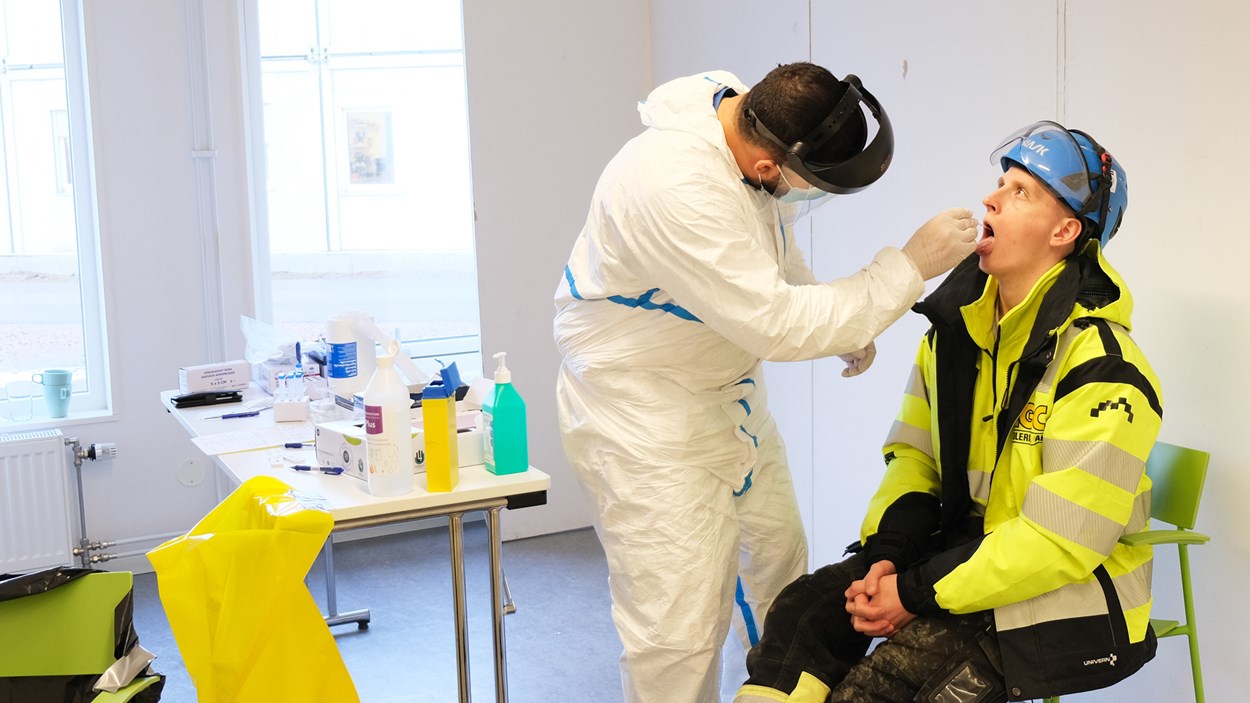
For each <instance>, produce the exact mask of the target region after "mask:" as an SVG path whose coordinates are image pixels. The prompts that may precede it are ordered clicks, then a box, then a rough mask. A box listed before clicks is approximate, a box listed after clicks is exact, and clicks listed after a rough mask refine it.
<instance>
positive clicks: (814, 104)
mask: <svg viewBox="0 0 1250 703" xmlns="http://www.w3.org/2000/svg"><path fill="white" fill-rule="evenodd" d="M846 89H847V84H846V83H845V82H843V81H840V80H838V79H837V78H836V77H835V76H834V75H833V74H832V73H830V72H829V71H828V69H825V68H822V67H821V66H817V65H816V64H813V63H807V62H798V63H788V64H781V65H779V66H777V68H774V69H773V70H771V71H769V72H768V75H766V76H764V78H763V80H761V81H760V82H759V83H757V84H755V86H754V87H753V88H751V89H750V90H749V91H747V93H746V95H745V96H743V99H742V104H741V105H740V106H739V112H738V131H739V132H741V133H742V134H743V136H744V137H745V138H746V139H747V141H749V142H750V143H751V144H754V145H755V146H759V147H763V148H764V149H767V150H768V153H769V154H770V155H771V156H772V157H773V158H774V160H776V161H778V162H779V163H781V162H784V161H785V152H784V151H783V150H782V149H780V148H779V147H778V146H777V145H776V144H774V143H773V142H771V141H769V140H768V139H766V138H765V137H764V136H763V135H761V134H760V133H759V132H758V131H756V129H755V128H754V127H753V126H752V125H751V123H750V120H748V119H747V116H746V113H747V110H751V111H752V112H754V113H755V116H756V118H757V119H758V120H759V121H760V123H762V124H763V125H764V126H765V127H767V128H768V130H769V131H771V132H772V133H773V134H774V135H776V137H777V138H778V139H780V140H781V141H782V142H785V143H786V144H794V143H795V142H798V141H801V140H802V139H803V138H804V137H806V136H807V135H808V134H810V133H811V131H812V130H813V129H815V128H816V126H817V125H819V124H820V123H821V122H823V121H824V120H825V118H826V117H828V116H829V113H831V112H833V109H834V106H836V105H837V104H838V101H839V100H840V99H842V96H843V95H844V94H846ZM867 141H868V126H867V124H866V121H865V120H864V114H863V112H862V111H860V110H857V111H856V112H855V113H854V115H853V116H852V117H851V118H850V119H848V120H847V121H846V123H845V124H843V125H842V128H841V129H839V130H838V131H837V133H835V134H834V135H833V137H831V138H830V139H829V141H827V142H825V143H824V144H823V145H822V146H821V148H820V149H819V150H817V151H816V152H814V153H812V154H809V155H808V156H807V158H808V159H809V160H811V161H813V162H817V163H822V164H837V163H841V162H843V161H846V160H847V159H849V158H851V157H853V156H855V155H856V154H858V153H859V152H861V151H863V149H864V144H865V143H867Z"/></svg>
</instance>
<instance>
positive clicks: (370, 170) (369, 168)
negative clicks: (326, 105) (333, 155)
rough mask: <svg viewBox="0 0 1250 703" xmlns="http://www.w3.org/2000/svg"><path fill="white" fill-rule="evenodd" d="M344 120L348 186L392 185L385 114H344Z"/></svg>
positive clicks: (388, 114) (387, 114) (388, 123)
mask: <svg viewBox="0 0 1250 703" xmlns="http://www.w3.org/2000/svg"><path fill="white" fill-rule="evenodd" d="M345 114H346V118H347V164H348V183H350V184H351V185H372V184H390V183H394V182H395V170H394V168H395V166H394V151H393V148H392V143H391V112H390V111H389V110H370V111H363V110H362V111H345Z"/></svg>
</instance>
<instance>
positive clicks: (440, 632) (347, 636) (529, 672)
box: [134, 521, 621, 703]
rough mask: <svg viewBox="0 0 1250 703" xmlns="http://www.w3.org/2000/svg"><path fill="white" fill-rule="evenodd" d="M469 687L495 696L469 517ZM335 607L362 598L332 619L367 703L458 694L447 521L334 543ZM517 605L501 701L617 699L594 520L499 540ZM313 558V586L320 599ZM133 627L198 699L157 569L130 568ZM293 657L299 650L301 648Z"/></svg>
mask: <svg viewBox="0 0 1250 703" xmlns="http://www.w3.org/2000/svg"><path fill="white" fill-rule="evenodd" d="M464 546H465V559H466V566H465V572H466V573H465V581H466V591H467V593H466V597H467V603H468V613H469V635H470V646H469V661H470V673H471V676H472V695H473V700H476V701H494V700H495V694H494V668H493V658H494V654H493V647H492V643H493V635H492V631H491V612H490V605H489V604H490V590H489V589H490V580H489V571H488V562H487V557H488V553H487V548H486V529H485V525H484V524H483V523H481V522H480V521H479V522H468V523H466V524H465V536H464ZM334 563H335V567H336V573H337V574H338V576H337V583H338V589H337V592H338V609H339V611H340V612H346V611H350V610H355V609H359V608H368V609H369V611H370V614H371V616H372V622H371V623H370V625H369V628H368V629H365V630H360V629H357V627H356V626H355V625H354V624H348V625H338V626H335V627H333V628H331V632H332V633H333V634H334V639H335V641H336V642H337V643H338V647H339V651H340V653H341V654H342V656H343V661H344V662H345V663H346V665H347V669H348V671H349V672H350V673H351V675H352V680H353V682H354V683H355V685H356V689H357V691H358V692H359V694H360V699H361V701H363V702H364V703H399V702H401V701H402V702H403V703H410V702H425V701H430V702H432V703H450V702H454V701H456V700H458V698H457V689H456V684H457V676H456V656H455V655H456V649H455V629H454V627H455V626H454V622H453V616H452V596H451V561H450V551H449V547H448V536H447V530H446V527H442V528H434V529H429V530H423V531H420V532H408V533H403V534H397V535H387V536H382V537H373V538H369V539H363V540H355V541H351V542H343V543H336V545H335V549H334ZM503 564H504V570H505V574H506V576H507V579H508V585H509V587H510V589H511V593H512V597H513V600H514V601H515V602H516V606H517V610H516V612H515V613H513V614H511V615H508V616H506V617H505V619H504V624H505V633H506V637H507V660H508V667H507V674H508V689H509V694H510V696H509V700H511V701H515V702H516V703H527V702H530V701H534V702H537V701H615V700H620V698H621V692H620V691H621V679H620V673H619V669H618V665H617V658H618V655H619V653H620V640H619V639H618V638H617V635H616V630H615V629H614V628H613V626H612V620H611V613H610V605H609V596H608V576H607V566H606V563H605V560H604V556H603V551H602V549H601V548H600V546H599V542H598V540H597V539H596V538H595V534H594V532H593V531H592V530H590V529H584V530H574V531H572V532H564V533H559V534H554V535H545V536H542V537H535V538H531V539H523V540H514V541H511V542H506V543H504V545H503ZM323 571H324V570H323V568H322V564H321V558H320V557H318V560H317V563H316V564H314V565H313V568H312V570H311V572H310V575H309V579H308V584H309V589H310V590H311V592H312V594H313V595H314V597H315V598H316V600H317V602H318V603H320V604H321V606H322V608H323V612H324V608H325V585H324V579H323V577H322V574H323ZM134 621H135V628H136V630H137V631H138V634H139V640H140V642H141V643H142V644H143V646H144V647H146V648H147V649H148V650H150V651H151V652H153V653H154V654H156V655H157V657H158V658H157V659H156V661H155V662H153V668H154V669H155V670H156V671H158V672H160V673H162V674H164V675H165V676H167V677H168V678H167V681H166V684H165V692H164V693H163V694H162V696H161V700H162V701H170V702H171V703H194V702H195V701H196V694H195V687H194V685H193V684H192V682H191V680H190V678H189V677H188V675H187V672H186V669H185V668H183V665H182V660H181V658H180V657H179V654H178V648H177V644H176V643H175V641H174V638H173V634H172V633H171V632H170V629H169V622H168V620H167V619H166V618H165V612H164V610H163V608H162V606H161V603H160V598H159V595H158V592H157V587H156V577H155V575H153V574H136V576H135V616H134ZM293 656H298V654H297V653H295V654H293Z"/></svg>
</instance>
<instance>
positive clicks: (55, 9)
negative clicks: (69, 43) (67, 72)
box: [0, 0, 64, 65]
mask: <svg viewBox="0 0 1250 703" xmlns="http://www.w3.org/2000/svg"><path fill="white" fill-rule="evenodd" d="M0 20H3V21H0V26H2V27H4V28H6V31H4V32H0V34H3V38H0V42H3V44H0V55H3V56H5V57H6V58H7V59H8V62H9V64H10V65H17V64H60V63H63V62H64V53H63V52H62V49H61V5H60V3H58V2H49V0H37V1H36V2H31V1H30V0H25V1H24V2H23V1H20V0H19V1H17V2H14V1H13V0H9V2H6V3H0ZM19 27H20V28H21V29H20V31H12V30H14V29H17V28H19ZM9 28H12V29H9Z"/></svg>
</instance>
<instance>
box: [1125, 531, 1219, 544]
mask: <svg viewBox="0 0 1250 703" xmlns="http://www.w3.org/2000/svg"><path fill="white" fill-rule="evenodd" d="M1210 541H1211V538H1210V537H1208V536H1206V535H1204V534H1202V533H1201V532H1193V531H1191V530H1146V531H1145V532H1138V533H1135V534H1131V535H1124V536H1123V537H1121V538H1120V543H1121V544H1127V545H1128V546H1130V547H1140V546H1142V545H1145V544H1206V543H1207V542H1210Z"/></svg>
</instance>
